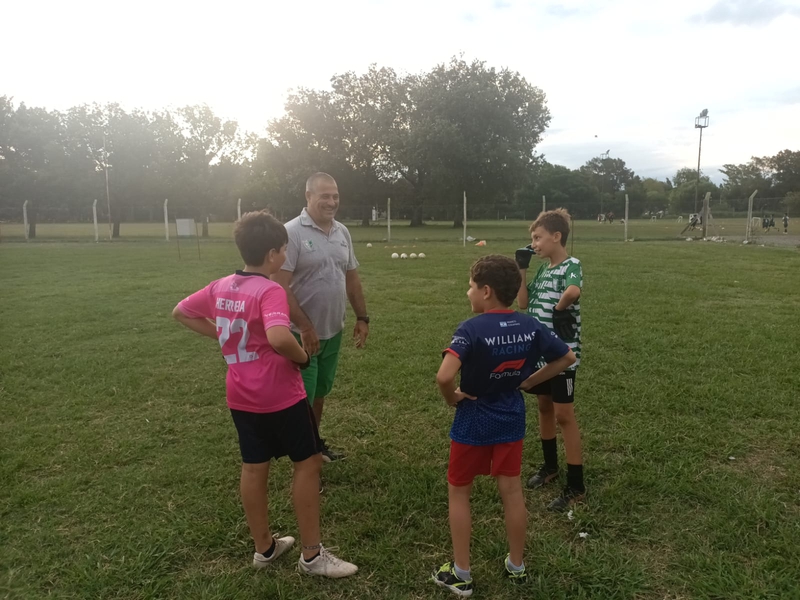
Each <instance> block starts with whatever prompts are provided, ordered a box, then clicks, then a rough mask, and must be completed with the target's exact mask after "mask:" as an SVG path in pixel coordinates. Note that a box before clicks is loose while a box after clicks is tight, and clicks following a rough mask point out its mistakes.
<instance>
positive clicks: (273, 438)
mask: <svg viewBox="0 0 800 600" xmlns="http://www.w3.org/2000/svg"><path fill="white" fill-rule="evenodd" d="M231 416H232V417H233V423H234V425H236V431H237V432H238V433H239V449H240V450H241V451H242V462H245V463H265V462H268V461H270V460H272V459H273V458H280V457H281V456H288V457H289V459H290V460H291V461H292V462H301V461H304V460H306V459H307V458H311V457H312V456H314V455H315V454H318V453H319V452H321V451H322V442H321V441H320V438H319V431H318V429H317V422H316V420H315V419H314V413H313V412H312V411H311V405H310V404H309V403H308V400H307V399H305V398H304V399H302V400H300V401H299V402H297V403H296V404H293V405H292V406H290V407H289V408H284V409H283V410H279V411H278V412H273V413H252V412H246V411H243V410H234V409H231Z"/></svg>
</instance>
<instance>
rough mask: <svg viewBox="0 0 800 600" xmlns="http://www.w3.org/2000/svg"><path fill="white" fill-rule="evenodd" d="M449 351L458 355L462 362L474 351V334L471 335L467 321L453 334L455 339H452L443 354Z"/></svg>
mask: <svg viewBox="0 0 800 600" xmlns="http://www.w3.org/2000/svg"><path fill="white" fill-rule="evenodd" d="M447 352H449V353H450V354H453V355H455V356H457V357H458V359H459V360H460V361H461V362H462V363H463V362H464V361H465V360H466V359H467V357H469V355H470V353H471V352H472V336H470V334H469V330H468V328H467V326H466V324H465V323H462V324H461V325H459V326H458V329H456V332H455V333H454V334H453V339H452V340H450V345H449V346H448V347H447V349H446V350H445V351H444V352H443V353H442V354H443V355H444V354H445V353H447Z"/></svg>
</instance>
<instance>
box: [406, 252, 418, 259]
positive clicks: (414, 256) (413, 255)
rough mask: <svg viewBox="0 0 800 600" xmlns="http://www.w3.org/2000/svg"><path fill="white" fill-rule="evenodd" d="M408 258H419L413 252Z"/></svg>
mask: <svg viewBox="0 0 800 600" xmlns="http://www.w3.org/2000/svg"><path fill="white" fill-rule="evenodd" d="M408 258H417V255H416V254H414V253H413V252H412V253H411V254H409V255H408Z"/></svg>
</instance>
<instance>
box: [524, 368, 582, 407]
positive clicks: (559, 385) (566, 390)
mask: <svg viewBox="0 0 800 600" xmlns="http://www.w3.org/2000/svg"><path fill="white" fill-rule="evenodd" d="M528 393H529V394H536V395H537V396H552V398H553V402H555V403H556V404H572V403H573V402H574V401H575V371H564V372H563V373H559V374H558V375H556V376H555V377H553V378H552V379H548V380H547V381H545V382H543V383H540V384H539V385H537V386H536V387H534V388H532V389H530V390H529V391H528Z"/></svg>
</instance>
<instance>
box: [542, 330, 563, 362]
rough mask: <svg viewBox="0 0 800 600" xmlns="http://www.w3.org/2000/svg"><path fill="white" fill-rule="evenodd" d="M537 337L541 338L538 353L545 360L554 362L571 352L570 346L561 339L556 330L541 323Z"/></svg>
mask: <svg viewBox="0 0 800 600" xmlns="http://www.w3.org/2000/svg"><path fill="white" fill-rule="evenodd" d="M537 337H538V338H539V340H540V341H539V344H538V353H539V355H540V356H541V357H542V358H543V359H544V361H545V362H552V361H554V360H556V359H559V358H561V357H562V356H564V355H565V354H566V353H567V352H569V347H568V346H567V345H566V344H565V343H564V342H562V341H561V340H560V339H559V337H558V336H557V335H556V334H555V332H553V331H550V330H549V329H548V328H547V327H545V326H544V325H542V324H541V323H540V324H539V332H538V334H537ZM535 358H539V357H535Z"/></svg>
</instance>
